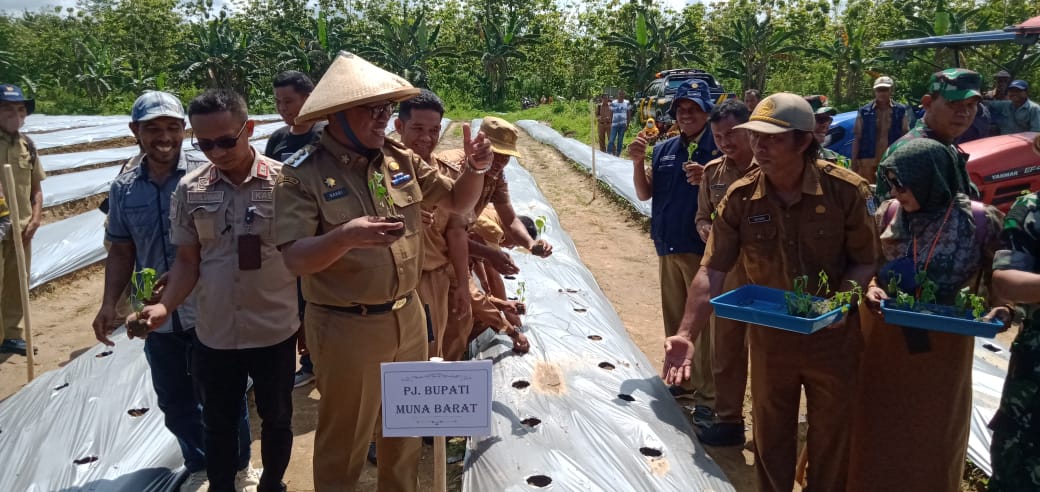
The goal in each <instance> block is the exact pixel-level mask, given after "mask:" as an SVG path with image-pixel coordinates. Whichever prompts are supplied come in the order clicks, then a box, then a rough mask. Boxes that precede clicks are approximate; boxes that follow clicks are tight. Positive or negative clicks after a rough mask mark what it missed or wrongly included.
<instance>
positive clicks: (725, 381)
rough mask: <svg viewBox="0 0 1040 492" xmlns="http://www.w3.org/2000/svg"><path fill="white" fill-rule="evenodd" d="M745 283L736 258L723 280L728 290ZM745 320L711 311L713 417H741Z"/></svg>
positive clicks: (726, 419) (722, 419) (739, 419)
mask: <svg viewBox="0 0 1040 492" xmlns="http://www.w3.org/2000/svg"><path fill="white" fill-rule="evenodd" d="M745 284H747V273H745V272H744V265H743V264H742V263H740V262H737V266H736V267H734V268H733V270H732V271H731V272H729V275H726V282H725V283H724V284H723V292H729V291H731V290H733V289H736V288H737V287H740V286H743V285H745ZM747 338H748V337H747V323H744V322H743V321H736V320H732V319H726V318H719V317H716V316H715V313H712V315H711V346H712V354H711V357H712V358H711V372H712V376H713V377H714V380H715V414H716V420H718V421H719V422H723V423H729V424H739V423H741V422H743V421H744V393H745V391H746V390H747V375H748V340H747Z"/></svg>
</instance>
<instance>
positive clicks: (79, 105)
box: [0, 0, 1040, 113]
mask: <svg viewBox="0 0 1040 492" xmlns="http://www.w3.org/2000/svg"><path fill="white" fill-rule="evenodd" d="M223 5H224V7H223V8H221V9H216V8H215V7H214V2H213V0H79V1H78V3H77V4H76V6H75V7H71V8H47V9H41V10H37V11H27V12H8V13H6V14H0V44H2V46H0V81H4V82H8V81H9V82H15V83H19V84H21V85H22V86H23V87H25V88H26V89H27V90H28V91H29V92H30V93H32V94H33V95H34V96H35V97H36V98H37V99H38V100H39V101H40V102H39V104H40V110H41V111H43V112H66V113H71V112H87V113H99V112H114V113H124V112H126V111H127V110H128V109H129V105H130V103H131V102H132V101H133V99H134V98H136V97H137V95H138V94H140V93H141V92H142V91H144V90H149V89H162V90H169V91H172V92H174V93H176V94H178V95H180V96H182V97H184V98H187V97H190V96H191V95H193V94H196V93H198V92H199V91H201V90H203V89H205V88H207V87H228V88H232V89H234V90H236V91H239V92H241V93H242V94H243V95H245V96H246V97H248V98H249V99H250V102H251V105H252V106H253V109H254V110H256V111H269V110H271V109H273V108H272V96H271V89H270V83H271V79H272V77H274V76H275V75H276V74H277V73H278V72H280V71H283V70H290V69H291V70H300V71H303V72H305V73H308V74H309V75H311V77H313V78H314V79H319V78H320V77H321V75H322V74H324V72H325V70H327V68H328V66H329V64H330V63H331V62H332V60H333V58H334V57H335V56H336V54H337V53H338V52H339V51H341V50H347V51H351V52H355V53H359V54H362V55H363V56H365V57H366V58H368V59H370V60H371V61H373V62H374V63H376V64H378V65H380V66H382V67H384V68H386V69H388V70H391V71H393V72H395V73H398V74H400V75H402V76H405V77H407V78H408V79H409V80H411V81H412V82H413V83H414V84H416V85H419V86H425V87H429V88H431V89H433V90H435V91H436V92H438V93H439V94H440V95H441V96H442V97H443V98H444V99H445V100H446V101H447V102H448V103H449V106H450V107H451V108H459V109H462V110H464V111H465V110H468V109H474V110H475V108H477V107H482V108H484V109H499V110H505V111H508V110H510V109H513V108H515V107H517V106H518V105H519V100H520V98H521V97H523V96H528V97H532V98H534V99H538V98H540V97H541V96H554V97H556V98H561V97H562V98H567V99H579V100H587V99H588V98H590V97H592V96H594V95H597V94H599V93H601V92H603V91H604V90H607V89H611V88H621V89H625V90H626V91H628V92H630V93H634V92H636V91H639V90H641V89H643V88H644V87H645V86H646V84H647V83H648V82H649V81H650V80H651V79H652V78H653V76H654V74H655V73H656V72H658V71H660V70H662V69H668V68H681V67H692V68H702V69H704V70H707V71H709V72H711V73H713V74H715V75H716V77H718V78H719V79H720V81H721V82H722V83H723V85H724V86H725V87H726V88H727V89H728V90H729V91H731V92H740V91H742V90H744V89H746V88H757V89H762V90H765V91H766V92H775V91H779V90H786V91H793V92H798V93H804V94H810V93H812V94H826V95H828V96H829V97H830V98H831V100H832V102H834V103H837V104H838V105H839V107H842V108H844V109H851V108H852V107H855V106H859V105H861V104H863V103H864V102H866V101H867V100H869V99H870V97H871V82H872V80H873V79H874V78H876V77H877V76H880V75H889V76H892V77H893V78H895V79H896V97H897V98H898V99H902V100H911V101H915V100H917V99H918V98H919V97H920V95H921V91H922V90H923V87H924V84H925V81H926V80H927V77H928V74H929V73H931V72H933V71H935V70H937V69H938V68H945V67H946V66H951V65H952V64H953V63H954V59H953V56H952V52H950V51H943V50H938V51H937V50H919V51H914V52H907V53H892V52H883V51H880V50H878V49H877V45H878V43H880V42H882V41H887V40H894V39H905V38H909V37H920V36H931V35H937V34H943V33H959V32H973V31H981V30H991V29H1002V28H1004V27H1005V26H1009V25H1013V24H1017V23H1019V22H1022V21H1024V20H1026V19H1028V18H1030V17H1032V16H1035V15H1037V12H1040V0H1000V1H997V0H761V1H755V0H728V1H724V2H723V1H719V2H705V3H701V2H698V3H693V4H691V5H687V6H686V7H684V8H683V9H681V10H679V11H675V10H671V9H670V8H669V7H667V6H666V4H664V3H663V2H652V1H651V0H586V1H577V0H418V1H411V0H408V1H405V0H395V1H392V2H387V1H385V0H312V1H309V2H303V1H299V0H234V1H231V2H223ZM960 58H961V60H960V62H961V64H962V65H963V66H966V67H970V68H973V69H975V70H978V71H979V72H981V73H982V74H983V75H984V77H986V80H987V82H988V77H989V76H990V75H991V74H993V73H994V72H996V71H997V70H1000V69H1006V70H1008V71H1009V72H1011V73H1012V74H1013V75H1014V76H1015V77H1016V78H1024V79H1026V80H1029V81H1030V82H1034V83H1040V77H1038V75H1040V50H1038V49H1037V48H1036V47H1035V46H1020V45H1015V44H1002V45H987V46H981V47H977V48H976V49H965V50H961V51H960ZM568 107H569V106H568Z"/></svg>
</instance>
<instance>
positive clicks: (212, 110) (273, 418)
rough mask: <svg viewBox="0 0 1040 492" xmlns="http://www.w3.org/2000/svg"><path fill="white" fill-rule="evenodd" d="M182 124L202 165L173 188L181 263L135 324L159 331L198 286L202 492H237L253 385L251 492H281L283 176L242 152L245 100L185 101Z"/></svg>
mask: <svg viewBox="0 0 1040 492" xmlns="http://www.w3.org/2000/svg"><path fill="white" fill-rule="evenodd" d="M188 115H189V118H190V119H191V126H192V130H193V132H194V140H195V141H194V146H195V148H197V149H199V150H201V151H202V152H204V153H205V154H206V157H207V158H208V159H209V161H210V163H209V164H207V165H204V166H202V167H200V168H199V169H196V170H195V171H193V172H191V173H188V174H187V175H186V176H185V177H184V178H183V179H181V181H180V183H179V184H178V185H177V189H176V191H175V192H174V194H173V198H172V200H171V203H170V222H171V223H172V232H171V239H172V242H173V244H175V245H176V246H177V258H176V260H175V261H174V264H173V268H172V269H171V271H170V275H169V283H168V284H167V286H166V288H165V289H164V291H163V294H162V299H161V300H160V301H159V303H158V304H156V305H153V306H148V307H146V308H145V309H144V310H143V312H142V313H141V317H142V319H145V320H148V324H149V326H154V327H158V326H160V325H161V324H162V323H164V322H165V321H166V318H167V313H170V312H172V311H173V310H174V309H175V308H176V307H177V306H179V305H180V304H181V302H183V301H184V299H185V298H186V297H187V295H188V293H190V292H191V291H192V289H193V288H196V285H197V288H196V291H195V294H196V296H197V300H198V308H199V316H198V323H197V325H196V329H195V334H196V340H195V343H194V346H193V350H192V374H193V376H194V377H195V380H196V382H197V384H198V386H199V388H200V390H201V394H202V398H203V403H204V405H203V409H202V417H203V422H204V423H205V427H206V470H207V473H208V475H209V480H210V490H212V491H231V490H239V485H240V484H238V483H236V482H241V481H242V478H243V477H240V476H239V477H236V470H238V466H237V465H238V463H239V462H240V460H241V459H242V453H241V451H239V449H238V444H237V443H238V442H239V439H241V438H242V435H241V430H240V428H239V426H238V420H239V415H240V413H241V411H242V409H243V405H244V403H243V396H244V395H245V393H246V380H247V378H249V377H252V379H253V393H254V396H255V398H256V409H257V413H258V414H259V415H260V418H261V419H262V421H263V423H262V425H261V428H262V431H261V437H260V446H261V450H262V457H263V464H264V470H263V475H262V476H261V477H260V480H259V483H258V484H257V485H256V488H255V490H257V491H260V492H268V491H282V490H285V484H284V483H282V477H283V475H284V474H285V469H286V468H287V467H288V465H289V455H290V452H291V451H292V440H293V434H292V389H293V379H294V372H295V369H296V350H295V349H296V330H297V329H298V328H299V326H300V319H299V306H298V305H297V301H296V278H295V276H294V275H293V274H292V273H290V272H289V271H288V270H287V269H286V268H285V263H284V262H283V261H282V257H281V256H282V255H281V253H280V252H279V251H278V250H277V248H276V247H275V243H274V230H273V227H274V183H275V179H276V178H277V177H278V175H279V173H280V170H281V168H282V164H281V163H280V162H278V161H275V160H273V159H269V158H267V157H264V156H263V155H262V154H260V153H259V152H257V151H256V150H255V149H253V147H252V146H250V145H249V137H250V136H251V135H252V134H253V121H252V120H250V119H249V117H248V115H247V112H246V103H245V100H244V99H242V96H239V95H238V94H236V93H234V92H232V91H229V90H226V89H211V90H208V91H206V92H204V93H202V94H201V95H199V96H198V97H196V98H195V99H194V100H192V102H191V104H190V105H189V107H188ZM251 470H252V468H248V467H247V468H246V473H247V474H249V473H250V472H251ZM252 473H255V472H252ZM253 483H254V484H256V482H253Z"/></svg>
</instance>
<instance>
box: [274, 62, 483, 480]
mask: <svg viewBox="0 0 1040 492" xmlns="http://www.w3.org/2000/svg"><path fill="white" fill-rule="evenodd" d="M418 94H419V89H416V88H414V87H412V85H411V84H409V83H408V81H406V80H404V79H403V78H401V77H399V76H397V75H394V74H391V73H389V72H387V71H385V70H383V69H381V68H379V67H376V66H375V65H373V64H371V63H369V62H368V61H366V60H364V59H362V58H361V57H359V56H357V55H354V54H352V53H346V52H341V53H340V54H339V56H337V57H336V59H335V60H334V61H333V63H332V65H331V66H330V67H329V69H328V71H327V72H326V73H325V75H324V76H323V77H322V79H321V80H320V81H319V82H318V85H317V86H316V87H315V88H314V92H312V93H311V95H310V97H309V98H308V99H307V102H306V103H305V104H304V106H303V109H301V110H300V115H299V116H298V117H297V122H305V121H315V120H321V119H326V120H328V122H329V125H328V127H326V129H325V133H324V135H322V137H321V139H320V140H319V141H318V142H317V143H316V144H314V145H309V146H306V147H304V148H303V150H301V151H300V152H298V153H297V154H296V155H294V156H293V157H290V158H289V159H288V160H287V161H286V164H285V166H284V167H283V168H282V175H281V176H280V177H279V179H278V183H277V185H276V186H275V203H276V204H277V213H276V215H275V234H276V241H275V242H276V243H277V244H278V245H279V247H280V249H281V250H282V252H283V255H284V259H285V264H286V265H287V266H288V268H289V270H290V271H292V272H293V273H294V274H296V275H299V276H301V277H303V297H304V299H305V300H306V301H307V312H306V315H305V317H304V318H305V319H304V324H305V329H306V331H307V340H308V348H309V349H310V352H311V357H312V360H313V362H314V373H315V375H316V376H317V380H316V382H317V387H318V391H319V392H321V400H320V401H319V403H318V427H317V431H316V434H315V438H314V488H315V490H317V491H319V492H324V491H337V492H338V491H342V490H354V488H355V486H356V484H357V482H358V479H359V477H360V475H361V470H362V467H363V466H364V464H365V458H366V452H367V449H368V443H369V440H370V438H371V437H372V434H373V431H374V432H375V434H376V448H377V453H378V467H379V474H378V476H379V485H378V487H379V490H394V491H402V492H413V491H415V490H416V489H417V488H418V471H419V470H418V466H419V456H420V453H421V443H420V440H419V438H386V437H383V435H382V432H381V428H380V427H379V426H378V422H379V420H380V419H379V415H380V408H381V396H380V395H381V384H380V378H379V366H380V363H382V362H401V361H417V360H426V358H427V349H428V344H427V332H426V316H425V314H424V312H423V309H422V303H421V302H420V300H419V299H418V295H417V294H416V289H417V288H418V286H419V276H420V274H421V272H422V255H423V249H422V234H423V224H422V218H421V210H420V206H419V205H420V204H421V203H424V204H431V203H436V204H438V206H439V207H444V208H446V209H448V210H449V211H451V212H452V213H456V214H460V213H466V212H470V211H472V210H473V207H474V205H475V203H476V201H477V198H478V197H479V195H480V192H481V186H482V185H483V182H484V180H483V177H484V176H483V175H484V173H486V172H487V171H488V169H489V168H490V164H491V160H492V154H491V142H489V141H488V139H487V138H486V137H485V135H484V134H482V133H478V134H477V135H476V136H475V137H472V138H471V136H470V128H469V125H464V126H463V148H464V153H465V156H466V157H465V159H463V160H462V173H461V175H460V176H459V178H458V179H457V180H454V181H453V180H452V179H451V178H449V177H448V176H445V175H442V174H440V173H439V172H438V171H437V170H436V169H434V168H433V167H431V166H430V165H429V164H427V163H426V162H425V161H423V160H422V159H421V158H419V157H418V156H417V155H416V154H415V153H413V152H412V151H410V150H408V149H406V148H405V147H404V146H403V145H402V144H400V143H398V142H395V141H393V140H390V139H387V138H385V135H384V129H385V128H386V123H387V121H388V119H389V118H390V115H391V113H392V112H393V110H394V102H397V101H402V100H405V99H410V98H412V97H415V96H416V95H418Z"/></svg>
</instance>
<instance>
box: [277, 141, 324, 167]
mask: <svg viewBox="0 0 1040 492" xmlns="http://www.w3.org/2000/svg"><path fill="white" fill-rule="evenodd" d="M317 148H318V147H317V146H316V145H314V144H307V145H304V146H303V148H302V149H300V150H297V151H296V153H294V154H293V155H291V156H289V158H288V159H286V160H285V163H284V164H285V165H286V166H289V167H300V164H303V161H305V160H307V157H310V155H311V153H312V152H314V151H315V150H317Z"/></svg>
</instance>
